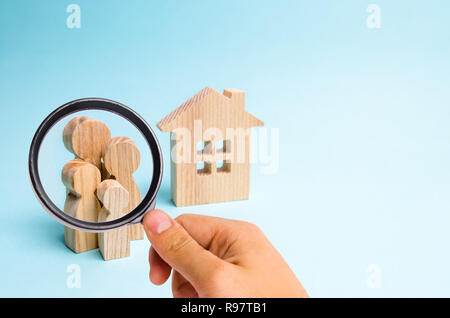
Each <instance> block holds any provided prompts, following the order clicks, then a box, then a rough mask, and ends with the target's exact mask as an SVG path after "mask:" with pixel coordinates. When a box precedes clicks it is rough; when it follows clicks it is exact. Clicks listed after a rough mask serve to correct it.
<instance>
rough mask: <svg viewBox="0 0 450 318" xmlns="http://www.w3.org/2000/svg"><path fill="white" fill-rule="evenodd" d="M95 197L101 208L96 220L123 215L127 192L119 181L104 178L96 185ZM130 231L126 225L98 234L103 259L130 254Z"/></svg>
mask: <svg viewBox="0 0 450 318" xmlns="http://www.w3.org/2000/svg"><path fill="white" fill-rule="evenodd" d="M97 197H98V199H99V200H100V202H102V204H103V208H102V209H101V211H100V213H99V215H98V222H108V221H113V220H115V219H118V218H120V217H122V216H124V215H125V213H124V211H125V209H126V207H127V206H128V202H129V198H130V196H129V194H128V191H127V190H125V188H124V187H122V186H121V185H120V183H119V182H117V181H115V180H105V181H103V182H102V183H100V185H99V186H98V187H97ZM129 234H130V231H129V229H128V227H122V228H119V229H117V230H111V231H108V232H105V233H100V234H99V235H98V246H99V250H100V253H101V254H102V256H103V259H104V260H105V261H107V260H110V259H115V258H123V257H127V256H130V236H129Z"/></svg>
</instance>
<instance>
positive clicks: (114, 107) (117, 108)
mask: <svg viewBox="0 0 450 318" xmlns="http://www.w3.org/2000/svg"><path fill="white" fill-rule="evenodd" d="M84 110H103V111H108V112H111V113H115V114H117V115H119V116H121V117H123V118H125V119H126V120H128V121H129V122H130V123H132V124H133V125H134V126H135V127H136V128H137V129H138V130H139V131H140V133H141V134H142V136H143V137H144V138H145V140H146V142H147V144H148V146H149V148H150V150H151V154H152V158H153V175H152V181H151V183H150V187H149V190H148V192H147V194H146V195H145V197H144V198H143V199H142V201H141V203H140V204H139V205H138V206H137V207H136V208H135V209H134V210H133V211H131V212H130V213H128V214H127V215H125V216H123V217H121V218H119V219H117V220H113V221H109V222H103V223H94V222H87V221H82V220H78V219H76V218H73V217H71V216H69V215H67V214H66V213H64V212H63V211H62V210H60V209H59V208H58V207H57V206H56V205H55V204H54V203H53V201H52V200H51V199H50V198H49V196H48V195H47V193H46V192H45V190H44V188H43V186H42V183H41V178H40V176H39V169H38V159H39V151H40V148H41V145H42V142H43V140H44V139H45V136H46V135H47V133H48V131H50V129H51V128H52V127H53V126H54V125H55V124H56V123H57V122H59V121H60V120H61V119H63V118H64V117H67V116H69V115H71V114H73V113H76V112H80V111H84ZM28 169H29V174H30V180H31V185H32V188H33V191H34V193H35V195H36V198H37V199H38V201H39V203H40V204H41V205H42V206H43V208H44V209H45V210H46V211H47V212H48V213H49V214H50V215H51V216H52V217H54V218H55V219H56V220H57V221H59V222H61V223H63V224H64V225H67V226H69V227H71V228H73V229H76V230H82V231H85V232H96V233H98V232H105V231H109V230H112V229H116V228H119V227H121V226H124V225H128V224H133V223H139V222H140V220H141V219H142V217H143V216H144V215H145V213H146V212H147V211H148V210H149V209H150V208H151V207H154V205H155V200H156V195H157V193H158V190H159V188H160V186H161V180H162V175H163V158H162V152H161V147H160V145H159V143H158V140H157V138H156V135H155V133H154V132H153V130H152V129H151V128H150V126H149V125H148V124H147V122H146V121H145V120H144V119H143V118H142V117H141V116H140V115H139V114H138V113H136V112H135V111H134V110H132V109H131V108H129V107H128V106H125V105H123V104H121V103H118V102H116V101H113V100H109V99H104V98H82V99H77V100H74V101H71V102H69V103H66V104H64V105H62V106H60V107H58V108H57V109H55V110H54V111H53V112H52V113H51V114H50V115H48V116H47V118H45V119H44V121H43V122H42V123H41V125H40V126H39V128H38V129H37V130H36V133H35V135H34V137H33V140H32V142H31V146H30V152H29V156H28Z"/></svg>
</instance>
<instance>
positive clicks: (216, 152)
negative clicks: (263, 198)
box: [157, 87, 264, 206]
mask: <svg viewBox="0 0 450 318" xmlns="http://www.w3.org/2000/svg"><path fill="white" fill-rule="evenodd" d="M199 122H200V123H201V124H200V127H199V126H198V123H199ZM263 125H264V123H263V122H262V121H260V120H259V119H257V118H256V117H255V116H253V115H251V114H250V113H248V112H246V111H245V93H244V92H243V91H240V90H238V89H225V90H224V92H223V94H221V93H219V92H218V91H216V90H214V89H211V88H209V87H206V88H204V89H203V90H201V91H200V92H199V93H197V94H196V95H194V96H193V97H192V98H191V99H189V100H188V101H186V102H185V103H184V104H182V105H181V106H180V107H178V108H177V109H175V110H174V111H173V112H172V113H170V114H169V115H167V116H166V117H165V118H163V119H162V120H161V121H160V122H159V123H158V125H157V126H158V128H159V129H160V130H161V131H164V132H171V149H172V151H171V159H172V160H171V169H170V171H171V191H172V200H173V202H174V203H175V205H176V206H187V205H196V204H208V203H213V202H221V201H232V200H242V199H248V196H249V190H250V129H251V127H255V126H263ZM180 128H182V129H186V130H188V131H189V132H190V135H189V138H190V140H189V142H188V143H187V144H186V143H185V140H183V139H184V137H185V136H181V135H182V134H181V133H180V130H179V129H180ZM212 129H213V130H214V131H216V132H218V133H216V134H211V130H212ZM197 130H198V131H197ZM230 130H231V131H233V132H234V134H229V133H228V132H229V131H230ZM218 141H223V142H224V145H225V146H224V147H221V148H218V147H217V142H218ZM200 142H206V146H205V148H204V149H203V150H201V151H198V150H197V145H198V143H200ZM181 143H183V144H184V145H187V146H188V147H190V149H184V150H183V151H184V152H185V151H188V153H189V154H190V155H189V158H188V160H181V159H180V157H181V156H184V155H185V154H180V153H181V152H182V151H173V147H178V146H179V145H180V144H181ZM182 148H183V147H182ZM184 148H186V147H184ZM222 161H223V165H222V166H221V167H219V168H217V162H222ZM199 162H202V163H204V169H202V170H197V163H199Z"/></svg>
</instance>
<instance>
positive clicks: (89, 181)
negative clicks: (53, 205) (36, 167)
mask: <svg viewBox="0 0 450 318" xmlns="http://www.w3.org/2000/svg"><path fill="white" fill-rule="evenodd" d="M62 181H63V183H64V185H65V186H66V189H67V197H66V202H65V204H64V212H65V213H67V214H68V215H70V216H71V217H74V218H76V219H79V220H83V221H88V222H97V218H98V212H99V211H100V204H99V202H98V200H97V197H96V196H95V190H96V189H97V186H98V185H99V184H100V182H101V176H100V170H99V169H98V168H97V167H96V166H94V165H93V164H90V163H89V162H85V161H83V160H80V159H74V160H71V161H69V162H68V163H67V164H66V165H65V166H64V168H63V171H62ZM64 239H65V242H66V245H67V247H69V248H70V249H71V250H73V251H74V252H75V253H81V252H85V251H89V250H92V249H94V248H97V247H98V242H97V234H96V233H87V232H82V231H77V230H74V229H71V228H70V227H67V226H65V227H64Z"/></svg>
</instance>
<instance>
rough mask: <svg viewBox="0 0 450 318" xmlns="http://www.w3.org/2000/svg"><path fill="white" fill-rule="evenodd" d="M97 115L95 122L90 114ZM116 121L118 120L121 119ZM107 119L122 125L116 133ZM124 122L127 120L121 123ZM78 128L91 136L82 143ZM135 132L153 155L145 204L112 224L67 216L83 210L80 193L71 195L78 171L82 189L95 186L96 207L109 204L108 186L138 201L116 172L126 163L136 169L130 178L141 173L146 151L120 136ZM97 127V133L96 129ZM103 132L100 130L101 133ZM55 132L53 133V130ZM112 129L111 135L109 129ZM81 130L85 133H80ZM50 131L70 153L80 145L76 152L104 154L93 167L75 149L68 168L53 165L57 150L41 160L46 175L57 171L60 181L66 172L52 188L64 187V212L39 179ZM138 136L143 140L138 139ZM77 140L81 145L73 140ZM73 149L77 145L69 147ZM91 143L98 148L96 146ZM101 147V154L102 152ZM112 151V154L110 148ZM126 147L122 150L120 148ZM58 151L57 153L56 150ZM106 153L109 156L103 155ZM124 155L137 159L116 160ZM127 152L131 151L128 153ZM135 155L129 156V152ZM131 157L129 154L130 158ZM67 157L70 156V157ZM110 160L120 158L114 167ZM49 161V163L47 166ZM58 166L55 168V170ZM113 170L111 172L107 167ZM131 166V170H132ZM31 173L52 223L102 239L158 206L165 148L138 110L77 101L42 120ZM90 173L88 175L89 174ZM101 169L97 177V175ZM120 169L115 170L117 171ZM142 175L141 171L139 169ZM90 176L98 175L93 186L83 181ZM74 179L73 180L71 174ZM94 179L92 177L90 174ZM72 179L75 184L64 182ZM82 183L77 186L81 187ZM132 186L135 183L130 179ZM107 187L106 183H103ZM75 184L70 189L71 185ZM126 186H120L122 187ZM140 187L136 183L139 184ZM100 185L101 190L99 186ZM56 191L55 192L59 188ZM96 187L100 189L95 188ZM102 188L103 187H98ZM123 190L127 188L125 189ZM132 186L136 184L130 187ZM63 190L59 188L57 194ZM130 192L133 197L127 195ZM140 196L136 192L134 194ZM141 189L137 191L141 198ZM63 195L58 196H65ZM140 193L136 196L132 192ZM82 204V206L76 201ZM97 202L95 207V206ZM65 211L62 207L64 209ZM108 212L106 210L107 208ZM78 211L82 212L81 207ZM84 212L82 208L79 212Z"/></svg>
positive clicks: (110, 103)
mask: <svg viewBox="0 0 450 318" xmlns="http://www.w3.org/2000/svg"><path fill="white" fill-rule="evenodd" d="M86 112H87V113H88V115H89V117H88V116H79V115H80V114H81V115H84V113H86ZM89 112H92V114H94V115H93V116H92V115H91V113H89ZM117 115H118V116H117ZM95 116H100V117H102V119H103V118H105V119H104V120H103V121H100V120H98V119H97V118H94V117H95ZM108 116H110V117H111V116H113V117H118V118H119V119H120V120H121V123H120V124H116V125H114V129H112V127H111V126H110V127H108V123H106V121H107V120H108V118H109V117H108ZM116 119H117V118H115V119H112V118H111V119H110V120H111V121H112V122H114V123H115V122H116ZM123 119H126V120H123ZM67 120H69V121H68V122H67V123H66V126H65V127H64V130H63V131H60V130H62V128H61V127H59V126H60V125H61V123H63V122H64V121H67ZM78 125H81V126H83V127H84V126H87V127H88V128H87V130H86V131H87V133H86V134H85V135H83V138H84V139H83V138H81V139H80V137H79V136H75V133H74V132H75V130H76V129H77V127H78ZM127 125H128V126H130V127H132V128H133V129H134V130H137V132H139V133H140V134H136V136H135V137H133V138H135V139H138V138H143V141H142V143H141V144H145V145H146V147H147V148H148V149H147V150H149V151H148V153H149V155H148V157H151V161H152V162H151V167H150V168H149V165H146V167H147V169H148V170H149V171H145V169H144V171H142V172H141V175H142V173H143V174H144V177H143V178H142V179H143V180H146V179H147V180H148V179H150V178H148V175H150V173H151V175H152V177H151V181H150V182H149V185H148V190H147V192H146V194H145V195H142V194H141V193H139V198H142V200H141V201H140V202H139V203H138V204H137V206H135V207H134V209H133V210H131V211H125V212H126V213H125V214H124V215H123V216H121V217H119V218H117V219H113V220H106V221H104V222H103V221H101V220H92V219H90V220H86V219H83V218H80V217H77V216H75V215H73V214H71V213H67V210H70V209H71V208H72V206H71V204H72V203H71V202H78V203H77V204H79V199H80V197H79V194H77V191H76V189H75V190H74V191H72V190H73V189H72V188H73V187H74V184H73V182H74V181H73V180H74V179H73V178H72V179H71V177H73V175H74V174H73V173H72V172H73V170H71V169H72V168H73V169H76V171H80V172H79V176H81V177H80V178H79V179H80V180H81V183H83V182H85V184H81V185H80V187H81V188H83V187H84V189H87V188H86V187H87V184H89V185H91V183H94V188H93V189H91V190H92V191H94V192H95V193H93V194H92V195H95V196H97V198H98V199H99V202H98V203H95V204H98V206H97V207H101V206H102V205H103V204H104V203H105V202H101V201H102V200H101V199H103V200H106V198H105V196H106V192H105V188H106V187H107V186H109V185H110V184H113V183H114V185H116V187H115V188H114V189H118V187H120V188H121V189H122V188H123V189H124V190H123V191H124V193H126V194H127V196H128V197H127V202H128V200H130V198H129V195H130V193H131V194H132V195H134V196H136V195H137V194H136V193H134V194H133V193H132V192H133V191H132V190H133V189H131V188H130V187H131V186H130V184H131V183H130V182H133V181H129V180H128V181H126V182H122V181H121V180H120V179H119V178H118V176H115V175H114V173H116V172H115V171H116V170H117V167H120V166H121V165H124V164H129V162H128V160H131V161H130V162H131V165H132V166H133V169H131V170H130V171H128V173H129V174H133V173H134V171H133V170H134V169H141V167H142V164H141V167H140V168H137V167H138V166H139V164H140V161H142V160H141V158H140V156H141V153H143V149H141V150H140V151H139V149H138V147H137V146H136V144H138V142H137V140H133V139H132V138H129V137H126V136H123V134H121V133H122V132H125V133H127V132H129V131H130V130H129V128H127V129H126V126H127ZM81 126H80V127H81ZM96 127H97V128H96ZM98 127H100V128H98ZM52 128H54V129H52ZM110 128H111V129H110ZM80 129H81V128H80ZM51 130H56V133H58V134H59V133H60V134H61V136H63V138H61V139H63V140H64V144H65V145H66V148H72V147H75V146H74V145H75V144H77V145H78V146H77V147H78V148H80V149H83V147H85V148H86V149H87V148H89V147H88V145H90V148H89V149H92V147H94V148H95V147H97V146H98V147H101V149H100V150H98V149H97V150H98V151H100V152H99V153H101V158H100V161H98V160H97V161H98V162H93V161H92V160H85V158H80V155H81V157H83V154H80V153H77V151H76V149H70V150H71V151H72V152H75V155H76V157H75V158H74V154H73V153H72V154H69V155H70V156H71V159H72V160H70V161H69V162H61V163H55V162H52V160H53V158H55V157H57V156H56V155H55V153H56V151H55V149H56V148H57V147H53V148H51V149H53V150H52V151H53V152H54V153H53V152H52V153H51V154H50V156H47V157H46V160H45V161H44V160H42V162H43V163H44V167H45V170H48V169H55V170H57V171H59V175H61V169H62V175H63V177H62V179H63V180H62V181H63V182H61V179H60V180H59V181H57V182H54V184H56V185H57V186H60V189H61V191H63V192H62V193H63V194H64V195H65V196H67V197H66V200H65V206H64V208H63V209H61V208H60V207H58V204H57V203H55V202H54V201H58V200H56V199H55V197H53V200H52V198H51V195H49V194H48V193H47V192H46V189H45V187H44V186H43V183H42V178H41V175H40V174H39V170H40V168H41V169H42V166H43V165H42V164H40V162H39V157H40V150H41V148H42V146H43V144H44V143H45V140H46V136H48V135H51V134H52V133H49V132H50V131H51ZM103 133H105V135H106V136H107V137H105V138H103V139H104V142H103V143H102V142H99V141H98V140H100V139H101V138H100V139H99V135H100V134H103ZM108 133H111V136H113V135H116V136H120V137H111V138H109V137H108V136H109V135H108ZM138 135H139V136H138ZM70 138H73V140H68V139H70ZM75 138H78V139H75ZM61 139H59V141H60V142H61ZM71 143H73V144H71ZM89 143H96V144H95V145H94V146H92V144H89ZM57 146H61V147H60V148H58V150H59V149H61V151H66V152H67V150H66V149H64V145H62V143H61V144H59V145H57ZM98 147H97V148H98ZM108 147H109V148H108ZM121 147H122V148H121ZM54 148H55V149H54ZM105 149H106V150H105ZM120 149H125V152H124V153H126V154H129V153H130V151H132V153H133V157H132V158H128V157H123V156H122V157H120V156H121V155H120V154H117V152H119V151H121V150H120ZM127 149H128V150H127ZM130 149H131V150H130ZM127 151H128V152H127ZM67 153H68V152H67ZM111 156H116V157H117V160H116V161H112V160H110V159H109V158H110V157H111ZM49 161H50V162H49ZM55 165H56V167H55ZM108 165H109V166H108ZM128 166H129V165H128ZM28 168H29V174H30V179H31V185H32V188H33V191H34V193H35V195H36V198H37V200H38V201H39V203H40V204H41V205H42V207H43V208H44V209H45V210H46V211H47V212H48V213H49V214H50V215H51V216H52V217H54V218H55V219H56V220H57V221H58V222H60V223H62V224H64V225H66V226H68V227H70V228H72V229H74V230H81V231H84V232H93V233H100V232H106V231H109V230H113V229H117V228H120V227H122V226H125V225H133V224H139V223H140V222H141V221H142V219H143V217H144V215H145V213H146V212H147V211H149V210H151V209H153V208H154V207H155V203H156V194H157V192H158V190H159V187H160V184H161V179H162V173H163V161H162V154H161V148H160V146H159V143H158V141H157V139H156V136H155V134H154V132H153V130H152V129H151V128H150V126H149V125H148V124H147V123H146V122H145V120H144V119H143V118H142V117H141V116H140V115H139V114H137V113H136V112H135V111H134V110H132V109H131V108H129V107H127V106H125V105H123V104H120V103H118V102H115V101H112V100H107V99H100V98H86V99H78V100H75V101H72V102H69V103H67V104H64V105H62V106H60V107H59V108H57V109H56V110H54V111H53V112H52V113H51V114H50V115H48V117H47V118H45V119H44V121H43V122H42V123H41V125H40V126H39V128H38V129H37V131H36V133H35V135H34V137H33V140H32V142H31V147H30V152H29V158H28ZM89 169H90V170H89ZM96 169H98V171H97V170H96ZM114 169H116V170H114ZM141 170H142V169H141ZM89 171H93V172H94V175H95V176H96V178H95V180H94V181H92V179H90V181H89V180H87V181H86V180H84V179H83V178H85V179H86V174H87V173H88V172H89ZM71 173H72V174H71ZM89 173H90V172H89ZM64 178H66V179H70V180H71V181H67V180H64ZM80 180H78V181H77V182H79V181H80ZM130 180H132V179H130ZM104 181H106V182H104ZM71 182H72V183H71ZM120 183H122V184H120ZM136 184H137V183H136ZM100 185H101V186H100ZM57 186H54V187H57ZM95 186H97V187H95ZM99 186H100V187H99ZM121 186H123V187H121ZM132 186H134V184H133V185H132ZM58 189H59V188H58ZM70 189H72V190H70ZM127 190H129V191H127ZM134 190H136V189H134ZM140 190H141V189H139V192H141V191H140ZM61 191H60V193H61ZM134 192H136V191H134ZM71 195H72V196H73V200H72V201H71V198H70V196H71ZM77 200H78V201H77ZM92 202H94V201H92ZM60 206H61V205H60ZM105 206H106V205H105ZM78 208H80V207H78ZM81 208H82V207H81Z"/></svg>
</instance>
